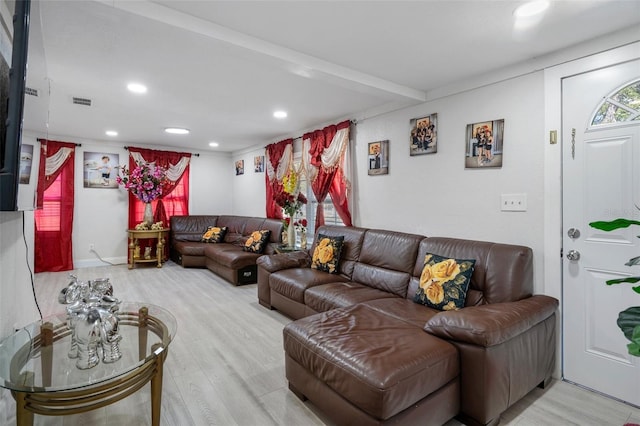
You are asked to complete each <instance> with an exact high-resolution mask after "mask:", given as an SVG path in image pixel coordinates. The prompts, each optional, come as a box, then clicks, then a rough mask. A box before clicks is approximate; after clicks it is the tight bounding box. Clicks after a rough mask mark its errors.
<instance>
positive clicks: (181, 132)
mask: <svg viewBox="0 0 640 426" xmlns="http://www.w3.org/2000/svg"><path fill="white" fill-rule="evenodd" d="M164 131H165V132H167V133H171V134H172V135H188V134H189V129H183V128H181V127H167V128H166V129H164Z"/></svg>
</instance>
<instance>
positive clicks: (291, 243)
mask: <svg viewBox="0 0 640 426" xmlns="http://www.w3.org/2000/svg"><path fill="white" fill-rule="evenodd" d="M295 246H296V227H295V226H293V225H289V229H287V247H295Z"/></svg>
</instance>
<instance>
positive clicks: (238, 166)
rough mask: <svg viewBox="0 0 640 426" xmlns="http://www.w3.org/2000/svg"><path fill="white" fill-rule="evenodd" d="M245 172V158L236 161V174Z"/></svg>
mask: <svg viewBox="0 0 640 426" xmlns="http://www.w3.org/2000/svg"><path fill="white" fill-rule="evenodd" d="M243 174H244V160H238V161H236V176H239V175H243Z"/></svg>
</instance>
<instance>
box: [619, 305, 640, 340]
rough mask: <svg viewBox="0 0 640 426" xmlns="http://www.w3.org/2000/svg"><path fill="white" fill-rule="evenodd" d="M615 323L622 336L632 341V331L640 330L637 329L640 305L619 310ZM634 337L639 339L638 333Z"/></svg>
mask: <svg viewBox="0 0 640 426" xmlns="http://www.w3.org/2000/svg"><path fill="white" fill-rule="evenodd" d="M617 323H618V327H620V330H622V332H623V333H624V337H626V338H627V339H629V340H631V341H632V342H633V338H634V333H636V332H637V333H640V330H637V329H639V328H640V306H632V307H630V308H627V309H625V310H624V311H622V312H620V313H619V314H618V321H617ZM636 339H640V334H638V335H637V336H636ZM638 343H640V341H639V342H638Z"/></svg>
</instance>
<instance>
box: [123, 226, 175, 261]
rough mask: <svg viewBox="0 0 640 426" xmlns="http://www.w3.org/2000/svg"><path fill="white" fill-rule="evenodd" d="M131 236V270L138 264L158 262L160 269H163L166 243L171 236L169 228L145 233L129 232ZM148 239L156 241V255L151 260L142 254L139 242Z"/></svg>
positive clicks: (131, 230)
mask: <svg viewBox="0 0 640 426" xmlns="http://www.w3.org/2000/svg"><path fill="white" fill-rule="evenodd" d="M127 233H128V234H129V269H133V265H135V264H136V263H152V262H154V263H155V262H157V263H158V265H157V266H158V268H162V262H164V243H165V241H166V238H167V236H168V235H169V228H163V229H150V230H145V231H138V230H136V229H129V230H127ZM140 239H148V240H156V254H155V256H151V257H149V258H145V257H144V256H143V255H142V254H141V253H140V245H139V244H138V240H140Z"/></svg>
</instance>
